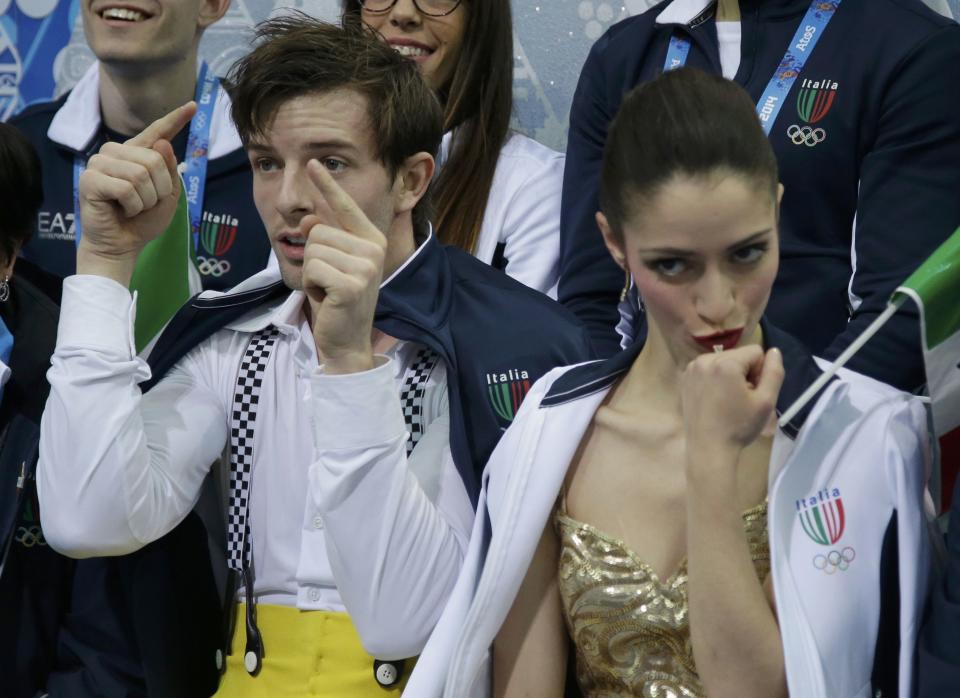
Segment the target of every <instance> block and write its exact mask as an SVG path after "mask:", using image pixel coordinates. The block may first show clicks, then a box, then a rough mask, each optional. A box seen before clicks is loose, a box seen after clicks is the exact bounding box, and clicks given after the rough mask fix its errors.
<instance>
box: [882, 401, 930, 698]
mask: <svg viewBox="0 0 960 698" xmlns="http://www.w3.org/2000/svg"><path fill="white" fill-rule="evenodd" d="M884 436H885V439H886V444H885V445H886V448H885V449H884V450H885V452H886V453H887V454H888V459H889V460H888V463H887V476H888V478H890V480H891V482H890V491H891V492H896V507H897V558H898V562H899V586H900V597H901V598H900V604H899V605H900V623H899V626H900V672H899V682H900V687H899V689H900V690H899V695H902V696H908V695H913V690H914V686H915V684H916V681H915V677H914V675H913V670H914V667H915V659H916V647H917V637H918V635H919V631H920V627H919V626H920V621H921V620H922V617H923V612H924V607H925V605H926V599H927V595H928V592H929V577H930V565H931V550H930V539H929V538H928V535H927V534H928V529H927V521H926V516H925V514H924V507H923V501H924V492H925V490H926V486H927V481H928V479H929V475H930V466H931V462H930V458H931V453H930V448H929V443H928V441H927V439H928V431H927V415H926V411H925V408H924V406H923V405H922V404H921V403H920V401H919V400H915V399H911V400H910V401H909V402H908V403H907V405H906V407H905V409H902V410H898V411H897V412H896V413H895V415H894V417H893V418H892V419H891V420H890V424H889V428H888V430H887V432H886V434H885V435H884Z"/></svg>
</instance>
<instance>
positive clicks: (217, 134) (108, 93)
mask: <svg viewBox="0 0 960 698" xmlns="http://www.w3.org/2000/svg"><path fill="white" fill-rule="evenodd" d="M229 5H230V0H172V1H170V2H159V3H156V2H154V3H146V2H136V1H134V2H126V1H125V2H119V1H117V0H84V2H82V3H81V4H80V6H81V14H82V16H83V27H84V31H85V34H86V38H87V42H88V43H89V45H90V48H91V49H92V50H93V53H94V54H95V55H96V57H97V61H96V62H95V63H94V64H93V65H92V66H90V68H89V69H88V70H87V72H86V74H84V76H83V77H82V78H81V79H80V81H79V82H78V83H77V85H76V86H75V87H74V88H73V89H72V90H71V91H70V92H69V93H68V94H66V95H64V96H63V97H61V98H60V99H57V100H54V101H51V102H44V103H41V104H35V105H32V106H30V107H28V108H27V109H25V110H24V111H23V112H21V113H20V114H19V115H17V116H16V117H14V118H13V119H12V123H13V124H15V125H16V126H17V127H18V128H20V129H21V130H22V131H23V132H24V133H26V134H27V136H28V138H29V139H30V140H31V142H32V143H33V145H34V147H36V148H37V150H38V152H39V153H40V159H41V161H42V162H43V174H44V177H43V189H44V194H45V196H44V201H43V205H42V207H41V208H40V211H39V213H38V214H37V222H36V229H35V234H34V236H33V239H32V240H31V242H30V244H29V245H27V247H26V248H25V249H24V250H23V256H24V257H26V258H28V259H30V260H31V261H33V262H35V263H36V264H37V265H38V266H39V267H40V268H41V269H43V270H45V271H47V272H50V273H51V274H53V275H55V276H57V277H61V278H62V277H65V276H68V275H70V274H72V273H73V272H74V268H75V263H76V249H77V241H78V240H79V237H80V235H81V234H82V230H81V229H80V227H79V226H78V221H77V215H76V210H75V188H76V182H77V179H78V176H79V174H80V173H81V172H82V171H83V169H84V168H85V167H86V163H87V160H88V159H89V158H90V156H92V155H93V154H94V153H96V152H97V151H98V150H99V148H100V146H101V145H102V144H103V143H104V142H107V141H118V142H123V141H125V140H127V139H128V138H130V137H131V136H132V135H134V134H137V133H139V132H140V131H142V130H143V129H144V128H145V127H146V125H147V124H149V123H151V122H152V121H154V120H155V119H157V118H159V117H160V116H162V115H164V114H166V113H167V112H169V111H170V110H171V109H172V108H173V107H175V106H177V105H179V104H183V103H184V102H186V101H188V100H190V99H194V98H196V100H197V102H198V104H199V106H200V108H199V110H198V113H197V117H196V118H195V119H194V120H193V123H192V124H191V127H190V128H189V129H184V130H183V132H182V133H181V134H179V135H178V137H177V138H175V139H174V141H173V148H174V152H175V153H176V156H177V159H178V161H181V162H183V163H184V166H185V168H186V169H185V172H184V177H185V179H188V180H189V179H190V178H191V177H192V178H193V181H194V182H195V183H196V184H195V185H194V186H193V187H192V189H193V191H191V192H189V193H190V194H191V196H190V197H189V200H188V209H189V210H188V214H189V217H190V219H191V221H190V222H191V225H192V226H193V227H194V235H193V246H194V248H195V249H194V253H195V255H196V267H197V271H198V272H199V274H200V280H201V282H202V285H203V287H204V288H208V289H217V290H225V289H228V288H230V287H232V286H235V285H236V284H237V283H239V282H240V281H242V280H243V279H245V278H247V277H248V276H251V275H253V274H255V273H256V272H258V271H260V270H261V269H263V268H264V267H265V266H266V263H267V260H268V258H269V254H270V246H269V244H268V243H267V238H266V236H265V235H264V232H263V225H262V224H261V222H260V217H259V216H258V215H257V211H256V209H255V208H254V206H253V204H252V202H251V200H250V196H249V192H250V188H251V179H250V176H251V175H250V166H249V165H248V164H247V161H246V157H245V156H244V154H243V150H242V149H241V147H240V139H239V137H238V136H237V132H236V129H235V128H234V126H233V122H232V121H231V120H230V115H229V113H230V100H229V98H228V97H227V95H226V93H225V92H224V91H223V90H222V89H220V86H219V83H218V80H217V78H216V76H215V75H213V72H212V70H211V69H210V68H209V66H207V65H206V64H205V63H203V61H202V60H200V59H199V58H198V46H199V43H200V38H201V36H202V35H203V32H204V30H205V29H206V28H207V27H209V26H210V25H211V24H213V23H214V22H216V21H217V20H219V19H220V18H221V17H222V16H223V15H224V13H226V11H227V8H228V7H229ZM188 141H189V143H188Z"/></svg>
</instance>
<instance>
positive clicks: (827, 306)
mask: <svg viewBox="0 0 960 698" xmlns="http://www.w3.org/2000/svg"><path fill="white" fill-rule="evenodd" d="M666 5H667V3H666V2H664V3H660V4H659V5H657V6H655V7H653V8H652V9H650V10H649V11H647V12H645V13H644V14H642V15H639V16H636V17H631V18H629V19H626V20H624V21H622V22H620V23H618V24H616V25H614V26H613V27H611V28H610V29H609V30H608V31H607V32H606V34H604V35H603V36H602V37H601V38H600V39H599V40H598V41H597V42H596V44H595V45H594V46H593V48H592V50H591V52H590V55H589V57H588V58H587V61H586V64H585V65H584V67H583V72H582V74H581V76H580V82H579V84H578V86H577V90H576V93H575V95H574V99H573V105H572V108H571V112H570V135H569V141H568V146H567V164H566V171H565V175H564V192H563V210H562V217H561V229H560V231H561V262H560V264H561V269H560V273H561V276H560V286H559V296H560V301H561V302H562V303H564V304H565V305H566V306H567V307H569V308H570V309H571V310H573V311H574V312H575V313H576V314H577V315H578V316H579V317H580V319H581V320H583V321H584V322H585V323H587V325H588V326H589V328H590V331H591V336H592V337H593V338H594V341H595V346H596V347H597V348H598V350H599V351H600V352H601V353H602V354H604V355H607V354H610V353H613V352H614V351H616V348H617V338H616V335H615V333H614V326H615V325H616V322H617V311H616V306H617V296H618V294H619V292H620V289H621V287H622V286H623V272H622V271H620V269H619V268H618V267H617V266H616V265H615V264H614V263H613V261H612V260H611V259H610V256H609V254H608V253H607V251H606V250H605V249H604V246H603V243H602V239H601V237H600V233H599V231H598V230H597V227H596V224H595V222H594V214H595V212H596V211H597V210H598V208H599V204H598V199H597V196H598V195H597V191H598V187H599V173H600V167H601V159H602V153H603V146H604V143H605V141H606V137H607V129H608V125H609V123H610V121H611V120H612V119H613V117H614V115H615V114H616V112H617V109H618V108H619V106H620V103H621V101H622V98H623V96H624V95H625V93H627V92H628V91H629V90H630V89H631V88H633V87H634V86H635V85H637V84H639V83H641V82H644V81H646V80H650V79H652V78H653V77H655V76H656V75H658V74H659V73H660V72H661V70H662V68H663V64H664V59H665V56H666V52H667V45H668V42H669V39H670V36H671V34H672V33H673V32H677V33H678V35H682V36H686V37H688V38H689V39H690V42H691V48H690V54H689V58H688V60H687V65H689V66H693V67H697V68H700V69H703V70H707V71H709V72H712V73H715V74H720V72H721V68H720V58H719V49H718V42H717V33H716V25H715V22H714V20H713V16H712V12H713V9H712V7H711V8H709V9H708V10H707V11H706V13H705V14H704V15H702V16H701V17H700V18H698V19H697V20H696V21H693V22H691V24H690V25H689V26H688V25H657V24H656V23H655V20H656V17H657V15H658V14H659V13H660V12H661V11H662V10H663V9H664V7H666ZM809 6H810V0H741V1H740V8H741V15H742V31H743V42H742V51H741V53H742V58H741V63H740V68H739V71H738V72H737V75H736V76H735V81H736V82H737V83H739V84H740V85H741V86H743V87H744V88H745V89H746V91H747V92H748V93H749V94H750V95H751V97H752V98H753V99H754V100H755V101H758V100H759V98H760V95H761V93H762V92H763V90H764V88H765V87H766V85H767V82H768V81H769V79H770V77H771V76H772V75H773V72H774V68H775V67H776V66H777V64H778V63H779V61H780V60H781V59H782V58H783V55H784V53H785V51H786V47H787V45H788V43H789V41H790V40H791V38H792V37H793V34H794V32H795V31H796V29H797V27H798V25H799V23H800V21H801V19H802V18H803V15H804V13H805V12H806V10H807V8H808V7H809ZM804 79H811V80H814V81H825V80H828V81H830V82H831V86H832V83H833V82H836V83H837V87H836V95H835V98H834V101H833V103H832V105H831V106H830V108H829V109H828V110H827V111H826V113H825V114H823V116H822V118H821V119H820V120H819V121H817V122H816V124H815V126H816V127H818V128H822V129H823V130H824V132H825V134H826V139H825V140H824V141H823V142H822V143H820V144H818V145H815V146H812V147H810V146H807V145H803V144H800V145H796V144H794V143H793V142H791V140H790V138H789V136H788V135H787V131H788V129H789V128H790V127H791V126H793V125H798V126H805V125H808V123H807V121H805V120H804V119H803V117H802V116H801V113H800V112H801V110H800V109H799V107H798V93H799V91H800V88H801V86H802V83H803V80H804ZM958 85H960V27H958V26H957V25H956V23H954V22H953V21H951V20H948V19H946V18H944V17H942V16H940V15H938V14H936V13H935V12H933V11H932V10H930V9H929V8H928V7H926V6H925V5H923V4H922V3H921V2H920V0H843V3H842V4H841V5H840V7H839V9H838V10H837V12H836V14H835V16H834V17H833V20H832V21H831V23H830V25H829V26H828V27H827V29H826V30H825V32H824V33H823V36H822V38H821V40H820V42H819V43H818V44H817V46H816V48H815V50H814V52H813V54H812V55H811V56H810V57H809V58H808V60H807V63H806V67H805V68H804V70H803V73H802V74H801V75H800V76H799V78H798V79H797V81H796V83H795V84H794V86H793V88H792V90H791V92H790V93H789V95H788V96H787V98H786V102H785V103H784V105H783V107H782V109H781V111H780V114H779V117H778V118H777V120H776V122H775V123H774V125H773V129H772V131H771V134H770V141H771V144H772V145H773V149H774V152H775V153H776V155H777V160H778V163H779V167H780V179H781V181H782V182H783V184H784V186H785V192H784V196H783V204H782V209H781V219H780V247H781V252H780V256H781V261H780V272H779V276H778V277H777V281H776V284H775V286H774V290H773V294H772V298H771V300H770V304H769V306H768V308H767V315H768V317H769V318H770V319H771V320H772V321H773V322H774V323H775V324H776V325H778V326H779V327H782V328H783V329H784V330H786V331H787V332H789V333H790V334H792V335H793V336H795V337H797V338H798V339H800V340H801V341H802V342H803V343H804V344H805V345H806V346H807V348H808V349H809V350H810V351H811V352H813V353H814V354H816V355H818V356H823V357H825V358H828V359H832V358H835V357H836V356H838V355H839V354H840V353H841V352H842V351H843V349H844V348H845V347H847V346H848V345H849V344H850V343H851V342H852V340H853V339H854V338H856V337H857V336H858V335H859V334H860V333H861V332H862V331H863V330H864V328H865V327H866V326H867V325H868V324H869V323H870V322H871V321H872V320H873V319H874V318H875V317H876V316H877V315H878V313H880V312H882V310H883V309H884V306H885V304H886V301H887V299H888V297H889V295H890V293H891V291H892V290H893V289H894V287H895V286H896V285H898V284H899V283H900V282H902V281H903V280H904V279H905V278H906V277H907V276H908V275H909V274H910V273H911V272H912V271H913V270H914V269H915V268H916V267H917V266H918V265H919V264H920V263H921V262H922V261H923V260H924V259H925V258H926V257H927V256H928V255H929V254H930V253H931V252H932V251H933V250H934V249H935V248H936V246H937V245H938V244H939V243H940V242H942V241H943V240H945V239H946V238H947V237H948V236H949V235H950V234H951V233H952V232H953V231H954V230H955V229H956V228H957V226H958V225H960V119H958V118H957V115H958V114H960V89H957V86H958ZM808 116H810V117H811V118H812V116H811V115H810V114H808ZM854 223H855V225H854ZM854 230H855V233H854ZM848 285H849V286H850V289H849V290H850V292H851V294H852V296H853V297H856V298H859V299H860V302H859V303H858V304H857V303H856V301H855V299H853V298H852V297H851V296H848ZM851 300H853V301H854V304H855V305H856V307H855V308H852V307H851ZM904 310H906V311H907V312H904V311H901V312H900V313H898V314H897V315H896V316H895V317H894V318H893V319H892V320H891V321H890V322H889V323H888V324H887V326H886V328H885V329H884V330H883V331H882V332H881V333H880V334H878V335H877V336H876V337H875V338H874V339H872V340H871V341H870V342H869V343H868V344H867V345H866V346H865V347H864V348H863V349H862V350H861V351H860V352H859V353H858V354H857V356H855V357H854V359H853V360H852V361H851V362H850V364H849V366H850V368H852V369H853V370H856V371H859V372H860V373H864V374H866V375H869V376H872V377H874V378H877V379H880V380H883V381H886V382H888V383H892V384H893V385H895V386H897V387H900V388H904V389H908V390H909V389H913V388H916V387H917V386H919V385H921V384H922V383H923V382H924V377H923V363H922V357H921V354H920V349H919V329H918V327H917V321H916V314H915V312H914V311H913V309H912V308H909V309H907V308H905V309H904Z"/></svg>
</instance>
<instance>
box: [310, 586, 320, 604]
mask: <svg viewBox="0 0 960 698" xmlns="http://www.w3.org/2000/svg"><path fill="white" fill-rule="evenodd" d="M307 597H308V598H309V599H310V600H311V601H313V602H314V603H317V602H318V601H319V600H320V590H319V589H311V590H310V591H309V592H308V593H307Z"/></svg>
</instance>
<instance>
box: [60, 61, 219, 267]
mask: <svg viewBox="0 0 960 698" xmlns="http://www.w3.org/2000/svg"><path fill="white" fill-rule="evenodd" d="M219 86H220V81H219V80H218V79H217V76H216V75H214V74H213V73H212V72H210V71H208V70H207V64H206V63H201V64H200V77H199V78H198V80H197V91H196V94H195V96H194V99H195V100H196V102H197V113H196V114H195V115H194V117H193V119H192V120H191V121H190V131H189V133H188V135H187V152H186V153H185V155H184V160H183V162H184V166H185V168H184V173H183V181H184V185H185V186H186V196H187V215H188V217H189V218H190V230H191V232H192V233H193V248H194V250H196V249H198V246H199V244H200V222H201V218H202V216H203V194H204V189H205V188H206V183H207V153H208V152H209V149H210V123H211V122H212V121H213V108H214V106H215V105H216V103H217V91H218V89H219ZM86 167H87V161H86V159H85V158H83V157H82V156H80V155H78V156H76V157H75V158H74V159H73V218H74V229H75V230H76V244H77V245H79V244H80V235H81V229H80V175H81V174H83V171H84V170H85V169H86Z"/></svg>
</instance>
